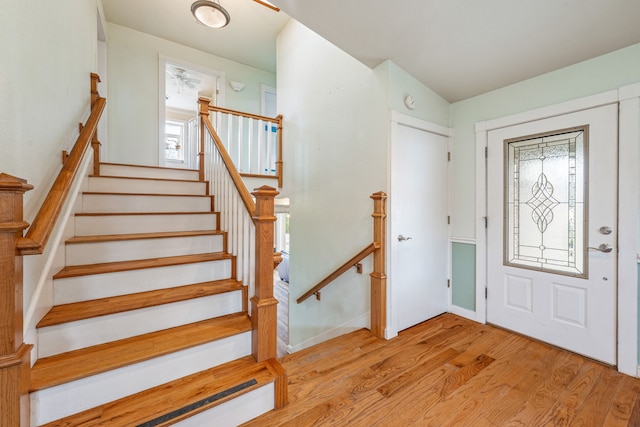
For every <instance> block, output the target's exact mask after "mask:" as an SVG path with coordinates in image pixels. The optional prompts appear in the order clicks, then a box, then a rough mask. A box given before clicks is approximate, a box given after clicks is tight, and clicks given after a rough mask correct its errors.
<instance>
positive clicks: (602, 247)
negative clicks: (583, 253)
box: [587, 243, 613, 254]
mask: <svg viewBox="0 0 640 427" xmlns="http://www.w3.org/2000/svg"><path fill="white" fill-rule="evenodd" d="M588 249H593V250H594V251H600V252H604V253H605V254H608V253H609V252H611V251H612V250H613V248H612V247H611V246H609V245H608V244H606V243H601V244H600V246H598V247H597V248H594V247H592V246H589V247H588V248H587V250H588Z"/></svg>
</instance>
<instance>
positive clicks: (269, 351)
mask: <svg viewBox="0 0 640 427" xmlns="http://www.w3.org/2000/svg"><path fill="white" fill-rule="evenodd" d="M251 194H253V195H254V196H255V198H256V213H255V216H254V217H253V222H254V223H255V226H256V289H255V295H254V296H253V297H252V298H251V325H252V336H251V338H252V340H251V344H252V354H253V357H254V358H255V359H256V361H258V362H262V361H264V360H267V359H271V358H275V357H276V355H277V328H278V323H277V315H278V310H277V305H278V300H277V299H275V298H274V297H273V248H274V238H273V235H274V230H273V229H274V227H273V224H274V222H275V221H276V216H275V213H274V199H275V197H276V196H277V195H278V194H279V193H278V191H277V190H276V189H275V188H272V187H268V186H262V187H260V188H257V189H256V190H255V191H254V192H253V193H251Z"/></svg>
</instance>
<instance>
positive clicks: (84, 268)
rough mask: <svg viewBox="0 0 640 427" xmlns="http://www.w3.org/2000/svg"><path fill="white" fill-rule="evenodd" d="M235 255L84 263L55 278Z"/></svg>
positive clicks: (184, 256) (62, 272)
mask: <svg viewBox="0 0 640 427" xmlns="http://www.w3.org/2000/svg"><path fill="white" fill-rule="evenodd" d="M232 258H233V255H229V254H227V253H224V252H212V253H206V254H194V255H180V256H171V257H164V258H149V259H141V260H131V261H116V262H105V263H101V264H83V265H71V266H66V267H64V268H63V269H62V270H60V271H59V272H58V273H57V274H56V275H54V276H53V278H54V279H63V278H67V277H78V276H88V275H91V274H104V273H114V272H118V271H131V270H140V269H146V268H156V267H167V266H171V265H181V264H193V263H198V262H208V261H220V260H225V259H232Z"/></svg>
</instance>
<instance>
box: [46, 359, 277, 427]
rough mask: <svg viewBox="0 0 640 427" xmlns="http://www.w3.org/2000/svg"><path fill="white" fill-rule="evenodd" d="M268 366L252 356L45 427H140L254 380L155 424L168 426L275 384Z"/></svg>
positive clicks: (269, 362)
mask: <svg viewBox="0 0 640 427" xmlns="http://www.w3.org/2000/svg"><path fill="white" fill-rule="evenodd" d="M270 364H271V365H274V364H275V365H279V364H278V362H276V361H274V360H268V361H266V362H260V363H258V362H255V361H254V359H253V358H252V357H251V356H246V357H243V358H240V359H237V360H234V361H231V362H228V363H225V364H223V365H220V366H217V367H215V368H211V369H207V370H205V371H201V372H197V373H195V374H193V375H189V376H187V377H183V378H180V379H177V380H174V381H171V382H168V383H166V384H161V385H159V386H157V387H154V388H151V389H149V390H144V391H141V392H139V393H136V394H133V395H131V396H127V397H124V398H122V399H118V400H116V401H113V402H109V403H105V404H104V405H100V406H98V407H95V408H91V409H87V410H85V411H83V412H80V413H77V414H74V415H71V416H69V417H66V418H63V419H61V420H56V421H54V422H51V423H49V424H45V426H51V427H52V426H78V425H82V426H83V427H98V426H109V427H121V426H122V427H124V426H134V425H140V424H142V423H145V422H149V421H151V420H155V419H157V418H159V417H161V416H163V415H166V414H169V413H171V412H173V411H177V410H179V409H182V408H185V407H187V406H188V405H192V404H194V403H196V402H200V401H202V400H203V399H207V398H210V397H211V396H213V395H216V394H218V393H223V392H225V391H228V390H230V389H232V388H233V387H237V386H238V385H240V384H243V383H247V382H248V381H251V382H253V380H255V383H253V384H252V385H249V386H248V387H246V388H244V389H242V390H240V391H238V392H235V393H232V394H230V395H228V396H225V397H221V398H220V399H219V400H216V401H214V402H212V403H210V404H207V405H204V406H201V407H198V408H197V409H194V410H192V411H190V412H186V413H185V414H182V415H178V416H176V417H175V418H171V419H169V420H166V421H164V422H160V423H158V424H154V425H158V426H166V425H170V424H173V423H175V422H177V421H179V420H183V419H185V418H187V417H190V416H192V415H195V414H197V413H199V412H202V411H205V410H207V409H210V408H212V407H214V406H216V405H219V404H221V403H224V402H226V401H229V400H231V399H233V398H235V397H237V396H239V395H241V394H244V393H247V392H249V391H252V390H255V389H256V388H259V387H262V386H265V385H267V384H269V383H272V382H274V381H275V380H276V375H274V372H273V370H272V369H270V366H269V365H270Z"/></svg>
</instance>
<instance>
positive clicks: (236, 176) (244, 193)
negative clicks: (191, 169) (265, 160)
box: [200, 100, 256, 217]
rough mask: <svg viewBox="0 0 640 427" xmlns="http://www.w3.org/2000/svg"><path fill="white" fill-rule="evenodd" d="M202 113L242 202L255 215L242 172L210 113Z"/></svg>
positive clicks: (253, 203) (253, 204) (254, 205)
mask: <svg viewBox="0 0 640 427" xmlns="http://www.w3.org/2000/svg"><path fill="white" fill-rule="evenodd" d="M207 102H208V100H207ZM201 105H202V104H201ZM200 114H201V118H202V123H204V125H205V126H206V128H207V129H208V130H209V133H210V134H211V136H212V137H213V142H214V143H215V144H216V147H217V149H218V152H219V153H220V157H222V161H223V162H224V164H225V166H226V168H227V170H228V171H229V175H230V176H231V179H232V180H233V183H234V185H235V186H236V189H237V190H238V193H239V194H240V197H241V198H242V203H243V204H244V206H245V207H246V208H247V211H248V212H249V215H251V217H253V216H254V215H255V213H256V204H255V202H254V201H253V198H252V197H251V193H249V190H248V189H247V186H246V185H245V184H244V181H243V180H242V177H241V176H240V173H238V169H236V166H235V165H234V164H233V160H231V157H229V154H228V153H227V150H225V148H224V145H223V144H222V141H221V140H220V137H219V136H218V134H217V133H216V131H215V129H214V128H213V125H212V124H211V120H209V117H208V114H202V111H200ZM200 150H201V151H202V152H203V153H204V147H201V149H200ZM200 164H201V165H203V162H202V161H201V163H200ZM201 168H202V166H201Z"/></svg>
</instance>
